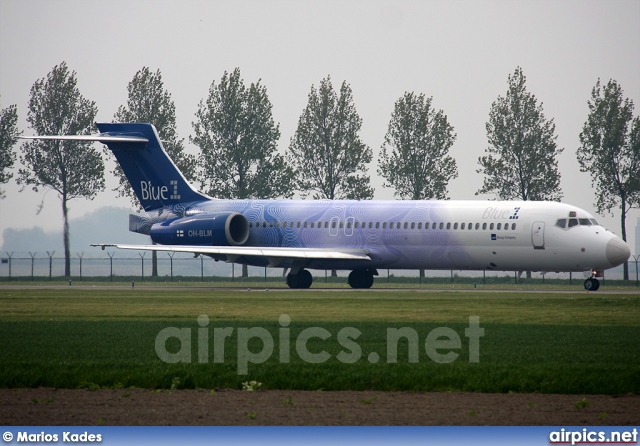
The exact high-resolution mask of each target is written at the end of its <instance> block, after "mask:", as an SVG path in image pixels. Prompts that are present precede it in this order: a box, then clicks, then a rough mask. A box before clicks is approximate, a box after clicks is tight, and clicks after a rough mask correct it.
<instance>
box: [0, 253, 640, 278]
mask: <svg viewBox="0 0 640 446" xmlns="http://www.w3.org/2000/svg"><path fill="white" fill-rule="evenodd" d="M639 268H640V255H638V256H633V257H632V258H631V259H630V261H629V277H630V279H632V280H633V279H634V278H635V285H636V286H639V287H640V271H639ZM378 272H379V274H380V275H379V277H377V278H376V281H377V282H387V283H477V284H491V283H526V282H527V281H528V280H534V281H538V282H542V283H545V282H549V283H553V282H554V281H564V282H566V281H568V282H569V284H572V283H573V282H575V283H576V284H577V283H580V282H581V281H583V280H584V279H585V278H586V274H582V273H573V274H570V273H552V272H549V273H531V277H530V278H527V275H526V274H522V273H520V274H519V273H514V272H504V271H457V270H450V271H431V270H428V271H423V272H422V273H421V272H420V271H417V270H379V271H378ZM241 273H242V266H241V265H235V264H229V263H226V262H218V261H215V260H213V259H211V258H209V257H202V256H199V257H194V256H193V255H186V254H182V253H159V254H158V259H157V271H156V275H153V271H152V258H151V253H150V252H140V253H137V255H136V256H127V257H120V256H117V255H116V253H114V252H109V251H106V252H104V256H103V257H95V254H93V255H92V256H91V257H88V256H85V253H76V254H75V255H74V256H73V257H72V258H71V277H66V276H65V275H64V258H62V257H59V256H56V253H55V251H48V252H47V253H46V255H45V256H43V255H39V254H38V253H31V252H30V253H26V255H25V253H8V252H7V253H4V255H0V281H11V280H15V281H25V280H26V281H43V280H44V281H46V280H51V281H53V280H80V281H82V280H99V281H119V282H121V281H130V280H136V281H201V282H216V281H236V280H240V276H241ZM348 273H349V271H338V274H337V276H335V277H334V276H332V274H331V271H313V275H314V280H315V282H322V281H324V282H327V283H329V282H344V280H345V277H346V276H347V275H348ZM605 274H606V277H605V280H607V279H609V280H620V279H622V267H618V268H616V269H614V270H608V271H606V273H605ZM248 275H249V277H247V278H242V280H243V281H254V282H257V281H265V282H266V281H278V280H283V281H284V278H283V269H282V268H264V267H251V266H250V267H248Z"/></svg>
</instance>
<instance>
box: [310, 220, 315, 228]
mask: <svg viewBox="0 0 640 446" xmlns="http://www.w3.org/2000/svg"><path fill="white" fill-rule="evenodd" d="M314 227H315V222H313V221H312V222H311V229H313V228H314Z"/></svg>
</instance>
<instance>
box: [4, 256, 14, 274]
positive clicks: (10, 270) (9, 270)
mask: <svg viewBox="0 0 640 446" xmlns="http://www.w3.org/2000/svg"><path fill="white" fill-rule="evenodd" d="M5 252H6V253H7V256H8V257H9V281H11V256H13V251H11V254H9V252H7V251H5Z"/></svg>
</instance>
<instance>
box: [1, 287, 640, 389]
mask: <svg viewBox="0 0 640 446" xmlns="http://www.w3.org/2000/svg"><path fill="white" fill-rule="evenodd" d="M201 314H206V315H207V316H208V318H209V322H208V324H204V326H201V325H199V324H198V321H197V318H198V316H199V315H201ZM282 315H288V316H289V317H290V320H291V323H290V325H288V326H286V327H283V326H282V325H280V324H279V318H280V317H281V316H282ZM470 316H478V317H479V322H480V327H481V328H483V329H484V336H483V337H481V338H480V341H479V354H480V356H479V362H477V363H475V362H470V356H469V349H470V342H469V338H468V337H466V336H465V329H466V328H468V326H469V317H470ZM168 327H175V328H176V329H183V330H184V329H187V330H184V331H182V332H180V333H183V334H184V333H186V335H184V336H185V337H184V338H183V340H182V341H179V340H178V338H176V337H171V338H169V339H168V341H167V342H166V344H163V347H162V348H164V351H166V352H167V353H168V354H170V355H175V356H174V357H176V358H177V355H179V354H181V355H182V356H181V358H182V359H183V361H186V362H176V363H166V362H163V361H162V360H161V359H160V358H159V356H158V354H157V352H156V339H157V337H158V336H159V333H161V331H162V330H164V329H166V328H168ZM256 327H260V328H261V329H264V330H258V331H259V332H260V333H261V336H263V339H259V338H257V337H250V339H248V341H247V340H246V339H245V338H246V337H247V336H249V335H250V334H252V333H253V334H255V333H258V331H256V330H254V331H251V330H248V329H252V328H256ZM313 327H320V328H321V329H323V330H324V331H321V333H325V334H327V335H328V338H327V339H321V338H319V337H312V338H310V339H309V340H308V342H306V343H304V346H305V347H306V349H305V350H304V351H303V354H302V355H301V354H300V352H299V351H298V349H297V346H296V341H297V340H299V339H300V335H301V334H302V335H304V333H308V332H309V329H312V328H313ZM404 327H406V330H408V331H410V332H412V333H415V334H416V336H417V339H418V344H417V346H413V345H412V346H409V343H408V342H407V340H406V339H404V338H403V339H401V340H400V341H399V342H397V352H398V353H397V362H395V363H390V362H389V358H390V357H391V356H389V355H388V351H387V348H388V344H389V342H387V331H388V330H394V329H401V328H404ZM438 327H446V328H447V329H449V331H448V333H451V332H452V331H453V332H455V334H456V335H457V337H458V338H459V339H460V344H459V345H455V342H454V346H453V348H452V347H451V346H449V347H448V348H446V347H443V348H439V349H437V350H436V351H437V353H440V354H446V353H449V352H453V354H455V355H457V357H456V358H455V360H453V361H452V362H450V363H439V362H435V361H434V360H433V359H432V357H431V356H429V354H427V351H426V350H425V342H426V339H427V336H428V335H429V333H431V332H432V331H433V330H434V329H437V328H438ZM225 328H226V329H227V331H230V336H229V337H227V338H226V340H224V354H222V352H221V351H220V350H216V345H217V346H218V347H220V345H222V344H223V342H222V341H223V338H222V336H220V332H219V331H218V330H222V329H225ZM199 330H200V331H199ZM317 330H318V329H315V331H314V333H316V332H317ZM342 330H345V331H344V332H342ZM354 330H357V332H359V333H360V335H359V336H358V337H357V339H356V338H354V337H353V336H354V335H353V333H357V332H355V331H354ZM341 332H342V333H345V332H349V333H351V339H350V340H347V341H345V340H344V338H342V339H340V333H341ZM264 339H271V340H273V351H272V352H270V354H268V355H267V353H269V352H268V351H267V350H268V349H267V350H265V346H264V343H263V340H264ZM287 339H288V342H289V346H288V348H287V346H286V340H287ZM440 339H442V338H440ZM188 344H190V345H188ZM0 345H1V347H0V387H13V388H17V387H37V386H53V387H66V388H76V387H90V388H95V387H98V386H100V387H121V386H123V387H130V386H135V387H143V388H151V389H169V388H176V387H177V388H207V389H212V388H236V389H239V388H241V387H242V383H243V382H246V381H251V380H255V381H259V382H261V383H262V388H264V389H306V390H320V389H324V390H344V389H351V390H364V389H370V390H421V391H424V390H450V391H477V392H509V391H513V392H541V393H585V394H596V393H598V394H600V393H604V394H624V393H634V394H638V393H640V295H639V294H630V293H627V294H625V293H620V294H598V293H591V294H587V293H586V292H580V291H578V292H576V293H551V292H549V293H539V292H538V293H533V292H526V291H525V292H513V291H508V290H501V291H496V292H486V291H484V292H483V291H478V290H475V291H474V290H473V289H469V290H467V291H437V290H436V291H416V290H401V291H392V290H384V291H375V292H374V291H353V290H344V291H342V290H335V291H313V290H308V291H295V292H292V291H278V290H271V291H265V290H264V289H255V290H253V291H240V290H210V289H200V288H197V287H190V288H189V287H187V288H180V289H173V288H171V287H167V288H160V289H153V290H145V289H140V288H135V289H131V288H130V287H125V286H122V287H112V288H106V289H105V288H99V287H96V288H95V289H94V288H82V289H80V288H77V287H69V288H59V289H26V288H24V289H22V288H3V287H0ZM430 345H432V344H430ZM410 350H411V351H412V352H413V354H416V355H417V362H412V361H411V360H410V355H409V351H410ZM203 352H206V353H207V355H208V358H207V359H206V360H204V359H203V357H199V354H200V355H202V353H203ZM260 352H264V355H263V356H264V357H259V356H260V355H259V353H260ZM286 352H288V356H289V359H288V361H285V360H284V359H283V357H281V354H284V353H286ZM304 352H308V353H309V354H311V357H313V358H316V359H317V360H319V359H318V358H320V356H317V355H318V354H321V353H324V355H325V356H326V357H327V358H328V359H326V360H322V361H320V362H319V363H310V362H309V361H305V360H303V359H302V358H301V356H304ZM371 353H375V354H376V355H377V358H378V359H379V360H378V361H377V362H375V361H374V359H375V358H374V357H372V356H370V354H371ZM247 355H249V360H247V359H246V357H247ZM252 355H253V356H252ZM313 355H316V356H313ZM341 355H342V356H341ZM345 355H346V357H347V358H348V361H341V360H340V359H344V356H345ZM189 356H190V358H188V357H189ZM374 356H375V355H374ZM305 357H306V356H305ZM243 358H245V359H243ZM306 358H307V359H308V357H306ZM339 358H340V359H339ZM411 358H412V359H415V357H413V356H411ZM187 359H190V360H187ZM323 359H324V358H323ZM214 360H217V361H218V362H214ZM263 360H264V362H262V361H263ZM372 361H373V362H372ZM258 362H259V363H258ZM243 365H244V366H246V369H247V373H246V374H239V373H238V371H239V369H242V366H243Z"/></svg>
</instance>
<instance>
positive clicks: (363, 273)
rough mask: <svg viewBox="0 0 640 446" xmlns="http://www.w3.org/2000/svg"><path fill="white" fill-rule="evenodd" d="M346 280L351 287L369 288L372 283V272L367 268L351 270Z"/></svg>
mask: <svg viewBox="0 0 640 446" xmlns="http://www.w3.org/2000/svg"><path fill="white" fill-rule="evenodd" d="M348 282H349V286H350V287H351V288H355V289H366V288H371V286H372V285H373V274H372V273H371V272H370V271H368V270H353V271H351V273H349V279H348Z"/></svg>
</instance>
